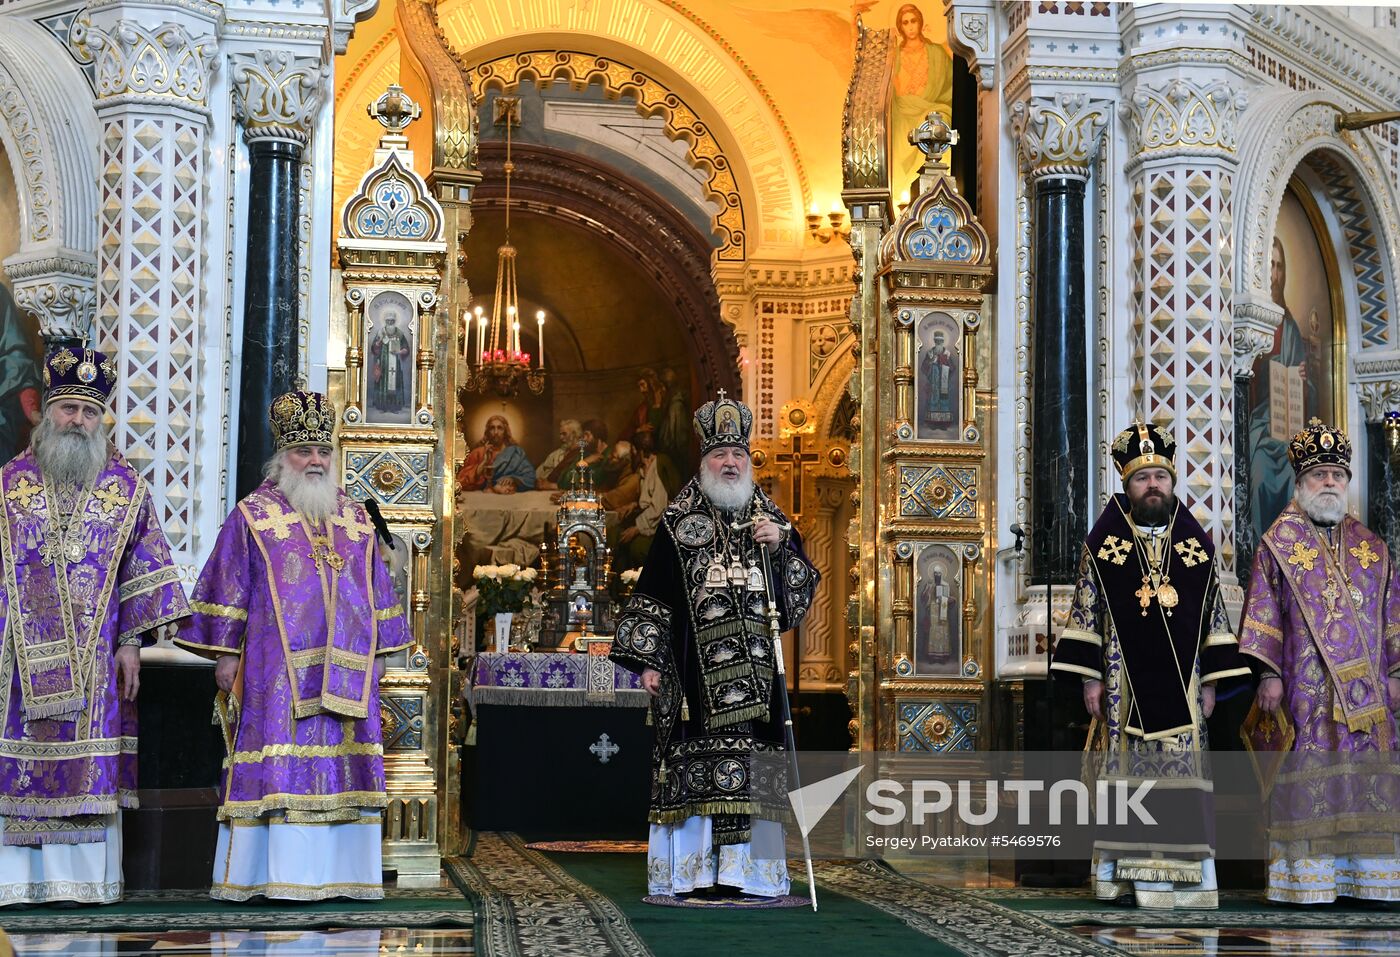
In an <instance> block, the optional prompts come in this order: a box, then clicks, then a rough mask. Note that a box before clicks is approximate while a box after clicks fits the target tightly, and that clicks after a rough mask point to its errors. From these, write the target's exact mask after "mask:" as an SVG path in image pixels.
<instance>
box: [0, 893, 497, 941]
mask: <svg viewBox="0 0 1400 957" xmlns="http://www.w3.org/2000/svg"><path fill="white" fill-rule="evenodd" d="M404 926H412V927H417V928H426V927H463V928H470V927H471V926H472V906H471V902H470V901H469V900H467V899H466V898H464V897H463V896H462V893H461V891H459V890H457V888H455V887H431V888H397V887H390V888H386V889H385V892H384V900H381V901H333V902H325V903H317V904H303V903H301V902H289V903H267V904H227V903H222V902H220V901H214V900H211V899H210V898H209V894H208V892H207V891H195V890H191V891H131V892H129V893H128V894H127V895H126V899H125V900H123V901H122V902H121V903H119V904H109V905H107V906H105V907H88V908H77V909H73V910H53V909H52V908H48V907H31V908H24V909H18V908H14V907H9V908H5V909H4V910H3V911H0V927H3V928H4V929H5V930H6V931H7V932H9V933H11V934H21V933H30V932H45V931H54V930H58V929H61V930H63V931H65V932H75V933H76V932H82V933H97V932H106V931H110V932H118V931H162V930H165V931H215V930H228V929H234V928H236V929H240V930H267V929H278V930H318V929H324V928H330V927H338V928H339V927H343V928H352V927H365V928H371V927H404Z"/></svg>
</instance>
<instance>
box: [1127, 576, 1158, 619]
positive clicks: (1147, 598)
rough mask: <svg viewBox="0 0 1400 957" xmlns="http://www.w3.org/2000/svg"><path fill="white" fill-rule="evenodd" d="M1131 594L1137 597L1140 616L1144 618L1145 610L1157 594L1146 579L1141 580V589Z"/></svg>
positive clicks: (1145, 615)
mask: <svg viewBox="0 0 1400 957" xmlns="http://www.w3.org/2000/svg"><path fill="white" fill-rule="evenodd" d="M1133 594H1134V595H1136V596H1137V599H1138V605H1139V606H1140V607H1141V608H1142V616H1143V617H1144V618H1146V617H1147V608H1148V606H1149V605H1151V604H1152V596H1153V595H1155V594H1157V591H1156V589H1154V588H1153V587H1152V586H1151V585H1150V584H1148V581H1147V579H1146V578H1144V579H1143V580H1142V587H1141V588H1139V589H1138V590H1137V591H1135V592H1133Z"/></svg>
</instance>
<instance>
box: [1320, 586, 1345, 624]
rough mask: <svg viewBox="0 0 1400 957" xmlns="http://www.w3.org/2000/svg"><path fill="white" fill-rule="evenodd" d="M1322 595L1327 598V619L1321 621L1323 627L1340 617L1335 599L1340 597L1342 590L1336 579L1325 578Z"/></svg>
mask: <svg viewBox="0 0 1400 957" xmlns="http://www.w3.org/2000/svg"><path fill="white" fill-rule="evenodd" d="M1322 597H1323V598H1326V599H1327V620H1326V621H1325V622H1324V623H1323V627H1324V628H1325V627H1326V626H1327V625H1330V624H1331V623H1332V622H1333V620H1335V619H1337V618H1340V617H1341V612H1339V611H1338V610H1337V599H1338V598H1341V597H1342V590H1341V589H1340V588H1338V587H1337V581H1336V579H1334V578H1330V577H1329V578H1328V579H1327V587H1326V588H1324V589H1322Z"/></svg>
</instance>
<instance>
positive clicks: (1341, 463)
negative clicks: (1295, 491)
mask: <svg viewBox="0 0 1400 957" xmlns="http://www.w3.org/2000/svg"><path fill="white" fill-rule="evenodd" d="M1288 461H1289V462H1291V463H1293V474H1294V475H1295V476H1301V475H1302V474H1303V473H1304V472H1306V471H1307V470H1308V469H1311V468H1316V467H1317V466H1319V465H1335V466H1337V467H1339V468H1344V469H1346V470H1347V475H1351V441H1350V440H1349V439H1348V438H1347V434H1346V433H1345V432H1343V431H1342V430H1341V429H1334V428H1332V427H1331V426H1327V425H1323V424H1322V420H1321V419H1319V418H1317V417H1316V416H1314V417H1313V418H1312V419H1311V420H1309V421H1308V427H1307V428H1306V429H1304V430H1303V431H1301V432H1299V433H1298V434H1297V435H1295V436H1293V441H1292V442H1289V443H1288Z"/></svg>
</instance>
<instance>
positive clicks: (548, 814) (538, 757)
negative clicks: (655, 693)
mask: <svg viewBox="0 0 1400 957" xmlns="http://www.w3.org/2000/svg"><path fill="white" fill-rule="evenodd" d="M647 701H648V698H647V693H646V692H645V691H643V690H642V687H641V680H640V678H639V677H638V676H637V675H634V674H632V673H631V672H629V671H626V670H624V669H622V668H619V667H617V666H616V665H614V664H613V663H612V662H611V661H610V660H609V659H608V658H607V657H606V656H604V655H599V654H594V655H586V654H570V653H565V652H532V653H528V654H526V653H516V652H511V653H508V654H482V655H478V656H477V658H476V661H475V662H474V663H473V666H472V682H471V688H470V689H469V691H468V702H469V703H470V705H471V707H472V711H473V714H474V718H475V722H476V729H475V730H476V734H475V737H476V747H475V749H474V750H475V752H476V754H475V759H474V760H469V761H467V762H466V767H467V774H468V776H469V777H470V778H473V779H474V780H471V781H469V782H467V784H468V786H467V787H465V788H464V789H463V794H464V801H465V802H467V803H468V805H469V812H468V820H469V821H470V823H471V826H472V827H473V828H476V829H477V830H483V831H505V830H509V831H519V832H521V833H523V834H525V835H527V836H529V837H532V838H551V839H561V840H562V839H568V840H589V839H599V840H601V839H627V838H645V837H646V833H647V821H646V815H647V804H648V802H649V800H650V793H651V788H650V775H651V739H652V734H651V727H650V726H649V725H648V724H647V723H646V715H647Z"/></svg>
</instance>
